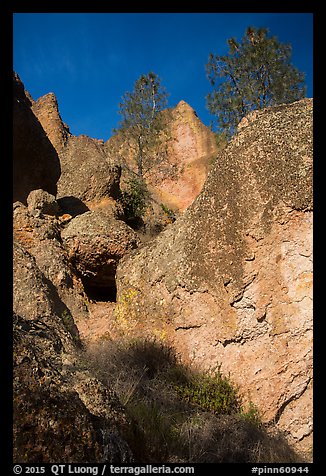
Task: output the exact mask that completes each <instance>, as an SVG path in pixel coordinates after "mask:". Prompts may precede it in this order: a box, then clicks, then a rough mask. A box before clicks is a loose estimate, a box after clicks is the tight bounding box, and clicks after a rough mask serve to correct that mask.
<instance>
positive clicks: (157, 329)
mask: <svg viewBox="0 0 326 476" xmlns="http://www.w3.org/2000/svg"><path fill="white" fill-rule="evenodd" d="M117 287H118V294H117V302H118V304H117V308H116V326H117V328H118V327H119V325H120V324H119V323H121V322H123V329H121V332H123V333H124V334H126V333H128V332H129V333H130V334H132V335H136V334H137V332H140V333H144V329H145V330H146V331H147V332H148V334H150V335H153V334H154V335H156V336H157V337H161V338H166V339H169V340H170V341H172V342H173V343H174V346H175V347H176V348H177V349H178V350H179V351H180V354H181V355H182V357H183V358H184V359H185V360H188V361H191V362H194V363H195V364H197V365H199V366H201V367H202V368H205V369H211V368H216V366H218V365H221V371H222V372H224V373H226V374H228V373H230V376H231V379H232V380H233V381H234V382H235V383H236V384H238V385H239V387H240V389H241V392H242V394H243V398H244V399H245V400H248V401H249V400H251V401H252V402H253V403H254V404H255V405H257V406H258V408H259V410H260V412H261V414H262V417H263V420H264V421H265V422H269V423H276V424H277V426H278V428H280V429H282V430H284V432H285V433H286V435H287V437H288V438H289V441H290V442H291V444H293V445H295V447H296V449H298V450H300V451H302V452H304V453H305V454H307V453H309V451H310V450H311V442H312V440H311V439H312V100H310V99H304V100H301V101H298V102H295V103H293V104H289V105H280V106H276V107H273V108H269V109H266V110H263V111H259V112H255V113H252V114H250V115H249V116H248V118H246V119H245V120H244V121H242V123H241V127H240V128H239V132H238V133H237V135H236V136H235V137H234V138H233V139H232V141H231V142H230V144H229V145H228V147H227V148H226V149H225V150H224V151H223V152H222V153H221V154H220V155H219V157H218V159H217V161H216V163H215V165H214V167H213V168H212V170H211V172H210V173H209V176H208V178H207V181H206V184H205V186H204V189H203V191H202V193H201V194H200V195H199V196H198V198H197V199H196V200H195V202H194V203H193V204H192V205H191V206H190V207H189V208H188V209H187V210H186V212H185V213H184V215H182V216H181V217H179V218H178V219H177V221H176V222H175V223H174V224H173V225H171V226H170V227H169V228H168V229H166V230H165V231H164V232H162V233H161V234H160V235H159V236H158V237H157V238H156V239H155V240H154V241H152V242H150V243H148V244H147V245H144V246H143V247H141V248H139V250H137V252H135V253H133V254H131V255H129V256H126V257H125V258H124V259H122V260H121V261H120V264H119V266H118V269H117ZM310 456H311V453H310Z"/></svg>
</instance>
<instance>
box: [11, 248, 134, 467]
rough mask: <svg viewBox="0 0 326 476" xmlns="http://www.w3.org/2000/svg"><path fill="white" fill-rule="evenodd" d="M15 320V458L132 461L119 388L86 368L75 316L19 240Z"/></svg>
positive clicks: (88, 461)
mask: <svg viewBox="0 0 326 476" xmlns="http://www.w3.org/2000/svg"><path fill="white" fill-rule="evenodd" d="M13 326H14V334H13V336H14V339H13V341H14V352H13V360H14V362H13V368H14V374H13V377H14V379H13V394H14V420H13V436H14V441H13V452H14V461H15V462H19V463H21V462H28V463H57V462H58V461H60V462H64V463H72V462H73V463H76V462H77V463H92V462H96V463H98V462H110V463H113V464H121V463H129V462H131V461H132V460H133V455H132V452H131V450H130V448H129V446H128V444H127V442H126V440H125V438H124V436H123V435H124V434H128V432H129V431H130V427H131V423H130V422H129V421H128V420H127V418H126V416H125V414H124V410H123V408H122V406H121V405H120V403H119V402H118V400H117V397H116V396H115V395H114V393H113V392H110V391H109V389H107V388H105V387H104V386H103V384H101V383H100V382H99V381H97V380H96V379H94V378H92V377H91V376H90V375H89V373H88V372H87V370H85V368H84V367H83V364H82V361H81V355H82V354H81V353H80V340H79V336H78V331H77V329H76V326H75V325H74V320H73V318H72V316H71V315H70V314H69V312H68V310H67V307H66V306H65V304H64V303H63V302H62V301H61V300H60V297H59V295H58V293H57V292H56V289H55V287H54V286H53V285H52V283H51V282H50V281H49V280H48V279H47V278H46V277H45V276H44V274H43V273H42V272H41V271H40V270H39V269H38V267H37V265H36V261H35V259H34V258H33V257H32V256H31V254H30V253H28V252H27V251H26V250H24V249H23V247H22V246H21V245H19V244H16V243H15V246H14V322H13ZM99 409H102V410H101V411H100V410H99Z"/></svg>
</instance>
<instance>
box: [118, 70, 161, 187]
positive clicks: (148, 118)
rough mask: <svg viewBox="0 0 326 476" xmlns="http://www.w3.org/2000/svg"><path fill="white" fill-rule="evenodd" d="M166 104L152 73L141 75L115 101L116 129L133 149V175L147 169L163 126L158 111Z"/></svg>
mask: <svg viewBox="0 0 326 476" xmlns="http://www.w3.org/2000/svg"><path fill="white" fill-rule="evenodd" d="M166 105H167V92H166V90H165V88H164V87H163V86H162V85H161V80H160V78H159V77H158V76H157V75H156V74H155V73H153V72H149V73H148V74H147V75H145V74H142V75H141V76H140V78H139V79H137V81H136V82H135V84H134V89H133V91H132V92H126V93H125V94H124V95H123V97H122V102H121V103H120V104H119V114H120V115H121V118H122V119H121V121H120V123H119V128H118V131H119V132H120V133H121V134H123V136H124V138H125V139H126V140H127V142H128V144H129V146H130V147H131V148H132V149H133V150H134V151H135V161H136V165H137V174H138V176H139V177H140V178H141V179H142V178H143V176H144V174H145V173H146V172H147V171H148V170H149V169H150V168H151V158H152V157H151V155H152V151H153V149H154V147H155V145H157V143H158V142H159V140H160V132H161V130H162V129H163V127H164V123H163V117H162V115H160V114H159V113H160V111H162V109H163V108H164V107H165V106H166Z"/></svg>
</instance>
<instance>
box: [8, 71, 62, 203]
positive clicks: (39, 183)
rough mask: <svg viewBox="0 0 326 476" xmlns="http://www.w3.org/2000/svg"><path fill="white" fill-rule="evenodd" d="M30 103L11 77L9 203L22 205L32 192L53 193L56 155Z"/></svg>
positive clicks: (57, 172)
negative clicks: (10, 178)
mask: <svg viewBox="0 0 326 476" xmlns="http://www.w3.org/2000/svg"><path fill="white" fill-rule="evenodd" d="M32 104H33V100H32V98H31V97H30V95H29V94H28V93H27V92H26V91H25V90H24V85H23V83H22V82H21V80H20V78H19V76H18V75H17V74H14V77H13V201H14V202H15V201H17V200H19V201H21V202H23V203H24V204H26V200H27V196H28V195H29V193H30V192H31V191H32V190H36V189H43V190H45V191H47V192H49V193H51V194H52V195H56V193H57V182H58V180H59V177H60V173H61V169H60V161H59V157H58V154H57V152H56V150H55V148H54V147H53V145H52V144H51V142H50V140H49V138H48V137H47V135H46V132H45V130H44V129H43V127H42V125H41V123H40V122H39V120H38V119H37V117H36V116H35V114H34V113H33V110H32Z"/></svg>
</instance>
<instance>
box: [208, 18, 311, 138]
mask: <svg viewBox="0 0 326 476" xmlns="http://www.w3.org/2000/svg"><path fill="white" fill-rule="evenodd" d="M227 43H228V46H229V51H228V54H227V55H224V56H219V55H214V54H213V53H210V55H209V60H208V63H207V65H206V71H207V77H208V79H209V81H210V83H211V85H212V86H213V91H212V92H211V93H209V94H208V95H207V97H206V100H207V108H208V110H209V111H210V112H211V113H212V114H213V115H216V116H217V129H218V131H220V132H222V131H223V132H226V134H227V135H228V137H230V136H231V135H232V134H233V133H234V132H235V128H236V126H237V124H238V123H239V122H240V120H241V119H242V118H243V117H244V116H246V115H247V114H248V113H249V112H250V111H251V110H254V109H262V108H265V107H269V106H272V105H276V104H281V103H291V102H293V101H296V100H298V99H302V98H303V97H305V94H306V89H305V86H304V74H303V73H301V72H299V71H298V69H297V68H295V67H294V66H293V65H292V64H291V63H290V59H291V53H292V52H291V45H290V44H282V43H280V42H279V41H278V39H277V38H276V37H275V36H268V30H267V29H266V28H259V29H257V28H254V27H249V28H247V30H246V32H245V35H244V37H243V38H242V40H241V42H238V41H237V40H236V39H235V38H230V39H229V40H227Z"/></svg>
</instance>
